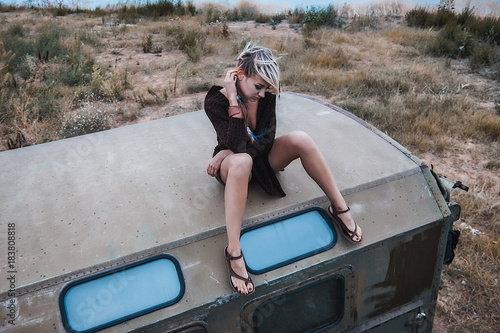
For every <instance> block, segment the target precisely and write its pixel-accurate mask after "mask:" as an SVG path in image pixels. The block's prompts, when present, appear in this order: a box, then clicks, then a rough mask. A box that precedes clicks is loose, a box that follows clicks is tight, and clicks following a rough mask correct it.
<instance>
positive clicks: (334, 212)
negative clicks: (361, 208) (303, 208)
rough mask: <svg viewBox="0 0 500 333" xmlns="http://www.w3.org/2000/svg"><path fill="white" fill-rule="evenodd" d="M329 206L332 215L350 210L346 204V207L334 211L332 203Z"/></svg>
mask: <svg viewBox="0 0 500 333" xmlns="http://www.w3.org/2000/svg"><path fill="white" fill-rule="evenodd" d="M329 208H331V213H332V215H340V214H344V213H347V212H348V211H350V210H351V207H349V206H347V209H346V210H339V211H336V210H335V208H333V205H330V207H329Z"/></svg>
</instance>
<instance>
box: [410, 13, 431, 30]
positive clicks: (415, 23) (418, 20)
mask: <svg viewBox="0 0 500 333" xmlns="http://www.w3.org/2000/svg"><path fill="white" fill-rule="evenodd" d="M430 16H431V13H430V12H429V11H428V10H427V9H425V8H414V9H412V10H409V11H408V12H406V15H405V20H406V24H408V26H410V27H417V28H427V27H428V26H429V20H430Z"/></svg>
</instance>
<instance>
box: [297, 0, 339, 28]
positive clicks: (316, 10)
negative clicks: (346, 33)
mask: <svg viewBox="0 0 500 333" xmlns="http://www.w3.org/2000/svg"><path fill="white" fill-rule="evenodd" d="M289 17H293V19H292V20H293V21H297V22H299V23H301V24H302V29H303V32H304V34H305V35H306V36H308V35H310V33H311V32H312V31H314V30H317V29H319V28H321V27H327V28H339V27H341V26H342V25H343V24H344V21H343V19H342V18H341V17H340V15H339V14H338V11H337V9H335V7H334V6H333V5H331V4H330V5H328V6H326V7H321V6H311V7H309V6H308V7H306V9H305V10H304V9H302V8H296V9H295V10H294V12H293V13H290V14H289Z"/></svg>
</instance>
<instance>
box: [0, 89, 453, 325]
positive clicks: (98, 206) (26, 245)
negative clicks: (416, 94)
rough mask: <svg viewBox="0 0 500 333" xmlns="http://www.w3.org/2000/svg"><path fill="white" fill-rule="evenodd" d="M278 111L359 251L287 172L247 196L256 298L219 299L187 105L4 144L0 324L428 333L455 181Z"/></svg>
mask: <svg viewBox="0 0 500 333" xmlns="http://www.w3.org/2000/svg"><path fill="white" fill-rule="evenodd" d="M277 103H278V104H277V115H278V120H277V123H278V125H277V126H278V127H277V135H280V134H283V133H287V132H290V131H295V130H302V131H305V132H307V133H309V134H310V135H311V136H312V137H313V139H314V140H315V141H316V143H317V144H318V146H319V147H320V149H321V150H322V152H323V153H324V155H325V158H326V160H327V162H328V164H329V166H330V167H331V170H332V172H333V174H334V176H335V178H336V181H337V183H338V185H339V187H340V189H341V192H342V194H343V195H344V197H345V198H346V201H347V202H348V205H349V206H350V208H351V212H352V214H353V217H354V219H355V220H356V221H357V222H358V223H359V224H360V226H361V227H362V229H363V241H362V242H361V243H360V244H353V243H351V242H349V241H348V240H346V239H345V238H344V237H341V236H342V235H341V230H340V229H339V228H338V226H336V225H335V224H333V223H332V221H331V220H330V218H329V216H328V215H327V214H325V209H326V207H327V206H328V205H329V202H328V201H327V199H326V197H325V195H324V194H323V192H322V191H321V190H320V189H319V188H318V186H317V185H316V184H315V183H314V181H312V180H311V179H310V178H309V177H308V176H307V174H306V173H305V171H304V170H303V168H302V166H301V165H300V162H299V161H295V162H293V163H292V164H291V165H290V166H288V167H287V168H286V170H284V171H283V172H280V173H279V175H278V177H279V180H280V182H281V184H282V185H283V188H284V191H285V192H286V193H287V195H286V196H285V197H283V198H274V197H270V196H268V195H267V194H265V193H264V191H263V190H262V189H260V188H259V187H257V186H256V185H253V184H251V185H250V189H249V194H248V205H247V209H246V212H245V216H244V221H243V229H242V235H241V237H242V238H241V239H242V246H243V252H244V254H245V257H246V259H247V265H248V269H249V271H250V272H251V276H252V278H253V281H254V283H255V285H256V291H255V292H254V293H253V294H252V295H250V296H241V295H238V294H237V293H235V292H233V291H232V289H231V287H230V285H229V283H228V274H227V269H226V266H225V261H224V256H223V251H224V247H225V246H226V241H227V240H226V232H225V223H224V188H223V186H222V185H221V184H219V183H218V182H217V181H215V179H213V178H211V177H209V176H208V175H207V173H206V167H207V164H208V161H209V159H210V158H211V155H212V151H213V147H214V146H215V143H216V142H215V141H216V138H215V132H214V130H213V128H212V126H211V124H210V122H209V120H208V118H207V117H206V115H205V113H204V111H203V110H200V111H195V112H190V113H186V114H181V115H177V116H173V117H168V118H163V119H159V120H154V121H149V122H146V123H140V124H135V125H130V126H125V127H121V128H116V129H112V130H109V131H104V132H98V133H93V134H89V135H85V136H80V137H75V138H70V139H65V140H60V141H56V142H50V143H45V144H40V145H36V146H31V147H25V148H21V149H16V150H10V151H5V152H1V153H0V169H1V173H0V202H1V205H0V216H1V221H0V239H1V241H0V243H1V244H2V249H3V251H4V255H2V256H1V257H0V267H1V269H2V270H1V272H2V273H1V274H2V277H1V282H0V301H1V303H0V304H1V306H2V308H3V309H5V312H4V313H5V315H4V316H3V318H2V319H3V321H2V323H1V328H0V330H1V331H2V332H6V333H7V332H8V333H11V332H65V331H68V332H94V331H102V332H175V333H181V332H182V333H186V332H191V333H193V332H197V333H198V332H217V333H220V332H230V333H232V332H273V333H276V332H287V333H289V332H373V333H375V332H431V330H432V322H433V318H434V312H435V308H436V300H437V296H438V288H439V282H440V277H441V271H442V265H443V261H444V260H445V252H446V248H447V244H448V236H449V232H450V230H451V229H452V224H453V221H455V220H456V219H458V216H459V211H460V207H459V206H458V205H456V204H454V203H452V202H450V201H449V189H450V188H452V187H453V186H456V185H457V184H456V183H454V182H452V181H447V180H444V181H442V180H440V179H439V177H435V175H434V174H433V172H432V171H431V170H430V168H429V167H428V166H427V165H425V164H424V163H423V162H422V161H421V160H420V159H419V158H417V157H416V156H414V155H413V154H412V153H411V152H410V151H408V150H407V149H405V148H404V147H402V146H401V145H400V144H398V143H397V142H395V141H394V140H393V139H391V138H390V137H388V136H387V135H386V134H384V133H382V132H381V131H379V130H377V129H376V128H374V127H373V126H371V125H369V124H367V123H366V122H364V121H362V120H360V119H358V118H357V117H355V116H354V115H352V114H350V113H349V112H347V111H345V110H343V109H341V108H339V107H336V106H333V105H330V104H328V103H324V102H321V101H319V100H316V99H314V98H311V97H308V96H305V95H301V94H296V93H290V92H288V93H282V94H281V96H280V97H279V98H278V102H277ZM443 184H444V185H448V189H446V186H443ZM445 198H446V199H445Z"/></svg>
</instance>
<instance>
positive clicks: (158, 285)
mask: <svg viewBox="0 0 500 333" xmlns="http://www.w3.org/2000/svg"><path fill="white" fill-rule="evenodd" d="M184 289H185V287H184V278H183V276H182V272H181V269H180V266H179V263H178V262H177V260H176V259H175V258H174V257H172V256H170V255H167V254H162V255H158V256H154V257H151V258H148V259H145V260H141V261H138V262H136V263H132V264H130V265H127V266H125V267H119V268H117V269H113V270H111V271H108V272H103V273H100V274H96V275H94V276H90V277H87V278H84V279H81V280H78V281H75V282H72V283H70V284H69V285H68V286H66V287H65V288H64V289H63V291H62V293H61V296H60V299H59V305H60V308H61V315H62V319H63V323H64V326H65V328H66V329H67V330H68V331H69V332H95V331H97V330H100V329H103V328H105V327H109V326H112V325H115V324H118V323H120V322H123V321H125V320H129V319H131V318H134V317H137V316H140V315H143V314H145V313H148V312H151V311H154V310H157V309H160V308H163V307H166V306H169V305H172V304H174V303H176V302H178V301H179V300H180V299H181V298H182V296H183V294H184Z"/></svg>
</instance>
